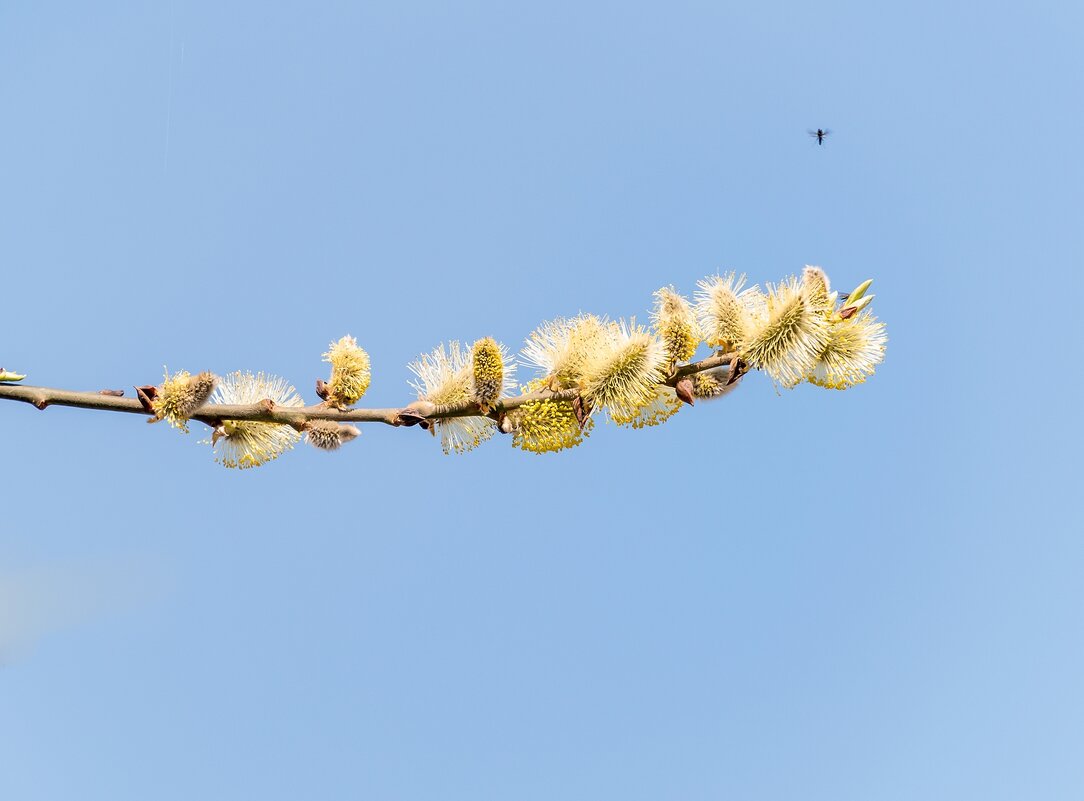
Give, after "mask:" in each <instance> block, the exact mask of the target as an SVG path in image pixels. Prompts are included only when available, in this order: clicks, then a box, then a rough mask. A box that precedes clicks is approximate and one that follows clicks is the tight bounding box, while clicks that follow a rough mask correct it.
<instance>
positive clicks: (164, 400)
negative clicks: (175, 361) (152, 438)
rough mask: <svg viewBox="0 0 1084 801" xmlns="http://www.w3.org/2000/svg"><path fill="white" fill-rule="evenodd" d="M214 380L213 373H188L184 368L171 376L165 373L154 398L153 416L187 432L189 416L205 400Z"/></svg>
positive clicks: (213, 384) (212, 388)
mask: <svg viewBox="0 0 1084 801" xmlns="http://www.w3.org/2000/svg"><path fill="white" fill-rule="evenodd" d="M215 380H216V377H215V375H214V373H208V372H202V373H198V374H196V375H189V373H188V372H187V371H186V370H181V371H180V372H178V373H174V374H173V375H172V376H171V375H169V373H166V376H165V380H163V381H162V386H161V387H160V388H159V390H158V397H157V398H155V400H154V404H153V405H154V412H155V416H156V417H157V418H158V419H159V420H165V421H167V422H168V423H169V424H170V425H171V426H173V428H177V429H179V430H181V431H184V432H185V433H188V420H189V418H191V417H192V415H193V414H194V413H195V411H196V409H198V408H199V407H200V406H202V405H203V404H204V403H206V402H207V398H208V397H210V395H211V392H212V390H214V388H215Z"/></svg>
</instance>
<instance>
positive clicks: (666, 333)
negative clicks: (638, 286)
mask: <svg viewBox="0 0 1084 801" xmlns="http://www.w3.org/2000/svg"><path fill="white" fill-rule="evenodd" d="M651 320H652V323H653V324H654V326H655V333H656V334H657V335H658V337H659V339H660V340H662V343H663V345H664V346H665V347H666V354H667V356H669V357H670V363H671V365H673V364H675V363H677V362H684V361H688V360H689V359H691V358H692V357H693V354H694V353H696V348H697V346H698V345H699V344H700V326H699V325H698V324H697V321H696V315H695V314H694V313H693V307H692V305H691V304H690V303H689V301H688V300H686V299H685V298H683V297H682V296H681V295H679V294H678V293H677V292H675V291H674V289H673V288H672V287H663V288H662V289H660V290H659V291H658V292H656V293H655V309H654V311H653V313H652V315H651Z"/></svg>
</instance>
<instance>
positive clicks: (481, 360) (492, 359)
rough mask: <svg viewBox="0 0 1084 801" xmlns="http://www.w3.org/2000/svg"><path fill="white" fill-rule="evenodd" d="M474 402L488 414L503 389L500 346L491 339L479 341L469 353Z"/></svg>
mask: <svg viewBox="0 0 1084 801" xmlns="http://www.w3.org/2000/svg"><path fill="white" fill-rule="evenodd" d="M471 367H472V371H473V377H474V400H475V402H476V403H477V404H478V405H479V406H480V407H481V409H482V411H483V412H488V411H489V410H490V409H491V408H492V407H493V405H494V404H495V403H496V402H497V401H498V400H500V397H501V390H502V389H503V388H504V359H503V357H502V354H501V346H500V345H498V344H497V341H496V340H494V339H493V338H492V337H485V338H484V339H479V340H478V341H477V342H475V343H474V348H473V349H472V353H471Z"/></svg>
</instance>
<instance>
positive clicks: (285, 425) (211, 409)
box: [0, 266, 888, 469]
mask: <svg viewBox="0 0 1084 801" xmlns="http://www.w3.org/2000/svg"><path fill="white" fill-rule="evenodd" d="M870 284H871V281H869V280H867V281H863V282H862V283H860V284H859V285H858V286H857V287H855V288H854V289H853V290H852V291H851V292H849V293H845V294H841V293H839V292H837V291H835V290H833V289H832V285H831V282H830V281H829V278H828V275H827V274H826V273H825V271H824V270H822V269H821V268H820V267H814V266H807V267H805V269H804V270H803V271H802V273H801V275H800V276H788V277H785V278H784V279H783V280H781V281H780V282H779V283H776V284H767V285H766V289H764V290H762V289H760V287H757V286H746V285H745V277H744V276H738V275H736V274H735V273H729V274H727V275H725V276H720V275H716V276H710V277H708V278H705V279H703V280H701V281H699V282H698V285H697V286H698V291H697V293H696V297H695V304H694V303H692V302H690V301H689V300H688V299H687V298H686V297H684V296H683V295H681V293H680V292H679V291H678V290H677V289H675V288H674V287H672V286H669V287H664V288H662V289H659V290H658V291H657V292H655V294H654V298H653V304H652V312H651V323H652V324H651V327H650V328H645V327H644V326H640V325H637V324H636V322H635V320H634V319H633V320H630V321H625V320H623V319H618V320H611V319H609V318H607V317H603V316H599V315H595V314H589V313H580V314H577V315H576V316H574V317H559V318H556V319H553V320H550V321H547V322H543V323H542V324H541V325H539V326H538V327H537V328H536V329H535V330H534V331H532V332H531V333H530V334H529V335H528V337H527V339H526V342H525V345H524V347H523V349H522V351H521V356H520V358H521V360H522V362H523V363H525V364H526V365H528V366H529V367H532V368H534V371H535V375H534V376H531V377H529V378H528V379H527V380H526V384H525V385H523V386H522V387H521V386H520V384H519V383H518V382H517V381H516V368H517V360H516V359H514V358H512V356H511V355H510V354H509V353H508V351H507V350H506V348H505V347H504V345H502V344H501V343H500V342H499V341H498V340H497V339H495V338H493V337H483V338H482V339H478V340H476V341H475V342H474V343H473V345H470V346H469V347H468V346H464V345H462V344H460V341H458V340H452V341H450V342H448V343H445V344H441V345H438V346H437V347H436V348H434V349H433V350H432V351H430V352H428V353H424V354H422V355H420V356H419V357H418V358H417V359H415V360H414V361H413V362H411V364H410V365H409V369H410V370H411V371H412V372H413V373H414V376H415V378H414V380H412V381H411V382H410V383H411V385H412V386H413V388H414V390H415V392H416V400H415V401H414V402H412V403H411V404H409V405H408V406H406V407H403V408H396V409H394V410H392V411H391V412H388V411H387V410H368V411H365V410H354V411H350V407H353V406H354V405H355V404H356V403H357V402H358V400H360V399H361V397H362V396H363V395H365V393H366V391H367V390H368V389H369V385H370V382H371V377H372V371H371V362H370V359H369V355H368V353H366V351H365V350H364V349H363V348H361V347H360V346H359V345H358V343H357V341H356V340H355V339H354V337H352V336H349V335H347V336H344V337H342V338H341V339H339V340H338V341H336V342H333V343H331V345H330V346H329V349H328V351H327V352H326V353H324V354H323V358H324V361H325V362H328V363H330V365H331V373H330V376H329V378H328V380H327V381H324V380H322V379H321V380H318V381H317V382H316V392H317V394H318V395H319V397H320V398H321V399H322V401H323V402H322V403H319V404H314V405H312V406H306V405H305V401H304V400H303V399H302V398H301V396H300V394H299V393H298V392H297V390H296V389H295V388H294V387H293V386H292V385H291V384H290V383H289V382H287V381H286V380H285V379H283V378H280V377H278V376H273V375H268V374H265V373H251V372H247V371H236V372H233V373H228V374H226V375H225V376H223V377H221V378H219V377H217V376H215V375H214V374H213V373H211V372H207V371H205V372H201V373H197V374H196V375H192V374H190V373H188V372H186V371H183V370H182V371H179V372H176V373H173V374H170V373H169V372H168V371H167V372H166V374H165V376H164V378H163V381H162V383H161V385H160V386H157V387H154V386H144V387H138V388H137V393H138V395H139V403H140V404H142V408H143V410H145V411H146V413H147V414H149V415H151V416H152V421H153V420H166V421H168V423H169V424H170V426H172V427H174V428H177V429H180V430H182V431H187V430H188V427H189V424H190V422H191V421H193V420H199V421H202V422H205V423H207V424H208V425H209V426H210V427H211V429H212V433H211V437H210V439H209V440H207V442H209V444H210V445H211V446H212V448H213V450H214V454H215V458H216V461H218V462H219V463H221V464H223V465H225V466H226V467H231V468H239V469H245V468H251V467H259V466H261V465H264V464H267V463H268V462H271V461H274V460H276V459H277V458H278V457H279V456H281V455H282V454H284V453H285V452H286V451H288V450H290V449H291V448H293V446H294V444H295V443H297V442H298V440H299V439H300V438H301V437H302V435H303V436H304V437H305V440H306V441H307V442H308V443H309V444H311V445H312V446H313V447H314V448H316V449H318V450H322V451H336V450H339V449H341V448H342V446H343V445H344V444H346V443H348V442H350V441H352V440H354V439H356V438H357V436H358V434H359V433H360V432H359V430H358V428H357V427H356V426H354V425H349V424H347V423H348V422H350V421H354V420H382V421H383V422H389V423H392V424H393V425H395V426H408V427H409V426H415V425H417V426H419V427H420V428H422V429H425V430H428V431H429V432H430V433H432V434H433V435H434V436H435V437H437V438H438V439H439V440H440V442H441V446H442V448H443V450H444V452H445V453H466V452H468V451H471V450H473V449H474V448H476V447H478V446H479V445H480V444H481V443H483V442H485V441H487V440H489V439H491V438H493V437H494V436H495V435H496V434H497V433H498V432H499V433H502V434H505V435H508V436H509V441H510V444H511V445H512V447H514V448H516V449H519V450H524V451H530V452H532V453H555V452H559V451H563V450H567V449H569V448H573V447H576V446H578V445H580V444H582V443H583V442H584V441H585V440H586V439H587V438H588V435H589V433H590V432H591V430H592V427H593V426H594V425H595V421H596V420H597V419H603V418H607V419H609V420H610V421H611V422H613V423H616V424H617V425H619V426H623V427H628V428H633V429H642V428H650V427H655V426H659V425H661V424H662V423H665V422H666V421H667V420H669V419H671V418H672V417H674V415H676V414H678V413H679V412H681V411H682V410H683V409H685V408H686V406H690V405H694V404H699V402H700V401H705V400H715V399H719V398H722V397H725V396H726V395H728V394H730V393H732V392H734V391H735V390H736V389H737V387H738V386H739V385H740V384H742V383H744V377H745V376H746V374H747V373H748V372H749V371H751V370H758V371H761V372H763V373H765V374H767V375H768V376H769V377H770V378H771V379H772V380H773V381H774V382H775V383H776V384H778V385H781V386H783V387H788V388H789V387H794V386H796V385H798V384H801V383H809V384H812V385H815V386H819V387H825V388H828V389H836V390H841V389H848V388H850V387H853V386H855V385H857V384H861V383H863V382H864V381H866V380H867V379H868V378H869V377H870V376H871V375H873V373H874V371H875V370H876V368H877V366H878V365H879V364H880V363H881V362H882V361H883V360H884V354H885V347H886V344H887V341H888V338H887V333H886V328H885V324H884V323H883V322H881V321H879V320H878V319H877V318H876V317H874V316H873V312H872V309H871V304H872V301H873V298H874V296H873V295H872V294H869V288H870ZM702 345H706V346H707V349H708V351H709V352H708V354H707V356H708V358H707V359H705V360H704V361H701V362H694V361H693V360H694V359H696V358H697V351H698V350H700V348H701V346H702ZM712 351H713V353H712ZM701 358H702V359H703V358H704V356H703V355H702V356H701ZM720 364H721V365H722V366H720ZM24 377H25V376H23V375H22V374H18V373H12V372H8V371H3V370H0V385H2V386H0V397H8V398H16V399H22V400H30V401H31V402H33V403H35V405H38V406H39V408H44V407H45V406H46V405H48V404H49V402H50V399H49V398H48V397H46V396H43V395H41V394H40V393H33V394H30V395H29V396H28V395H27V394H26V392H25V391H26V390H27V389H37V390H42V389H43V388H27V387H15V388H14V391H13V390H9V389H7V388H9V387H11V386H12V384H13V383H14V382H17V381H20V380H22V379H23V378H24ZM19 393H22V395H20V394H19ZM523 393H526V394H528V395H529V396H530V397H527V398H524V397H523ZM71 394H79V393H67V395H69V396H70V395H71ZM102 394H106V395H120V394H123V393H121V392H120V391H118V390H106V391H103V393H102ZM94 398H95V400H94V401H93V402H91V401H88V402H87V403H86V406H87V407H89V408H108V404H103V403H102V401H101V399H100V398H97V396H94ZM513 398H514V399H515V400H511V399H513ZM64 403H65V405H81V404H79V403H72V402H71V398H70V397H66V398H64ZM118 403H119V402H118ZM238 406H240V407H246V408H245V411H244V414H243V415H241V418H242V419H231V418H230V417H228V416H226V415H227V414H229V413H230V411H231V410H230V409H226V408H224V407H238ZM119 410H124V411H132V407H131V406H130V405H124V406H123V408H121V409H119ZM276 410H280V411H276ZM232 412H233V414H234V416H235V417H237V416H238V415H239V414H240V412H239V410H237V409H233V410H232ZM252 417H257V418H263V419H251V418H252ZM270 420H277V421H281V422H270Z"/></svg>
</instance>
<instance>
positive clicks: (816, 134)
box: [809, 128, 832, 145]
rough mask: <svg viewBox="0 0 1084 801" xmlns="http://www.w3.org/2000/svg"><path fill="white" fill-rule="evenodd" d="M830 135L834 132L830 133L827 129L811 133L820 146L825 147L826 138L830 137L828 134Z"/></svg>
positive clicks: (819, 129)
mask: <svg viewBox="0 0 1084 801" xmlns="http://www.w3.org/2000/svg"><path fill="white" fill-rule="evenodd" d="M830 133H832V132H831V131H829V130H828V129H827V128H818V129H817V130H815V131H809V135H810V136H812V137H813V138H814V139H816V140H817V144H818V145H823V144H824V137H826V136H828V134H830Z"/></svg>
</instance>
